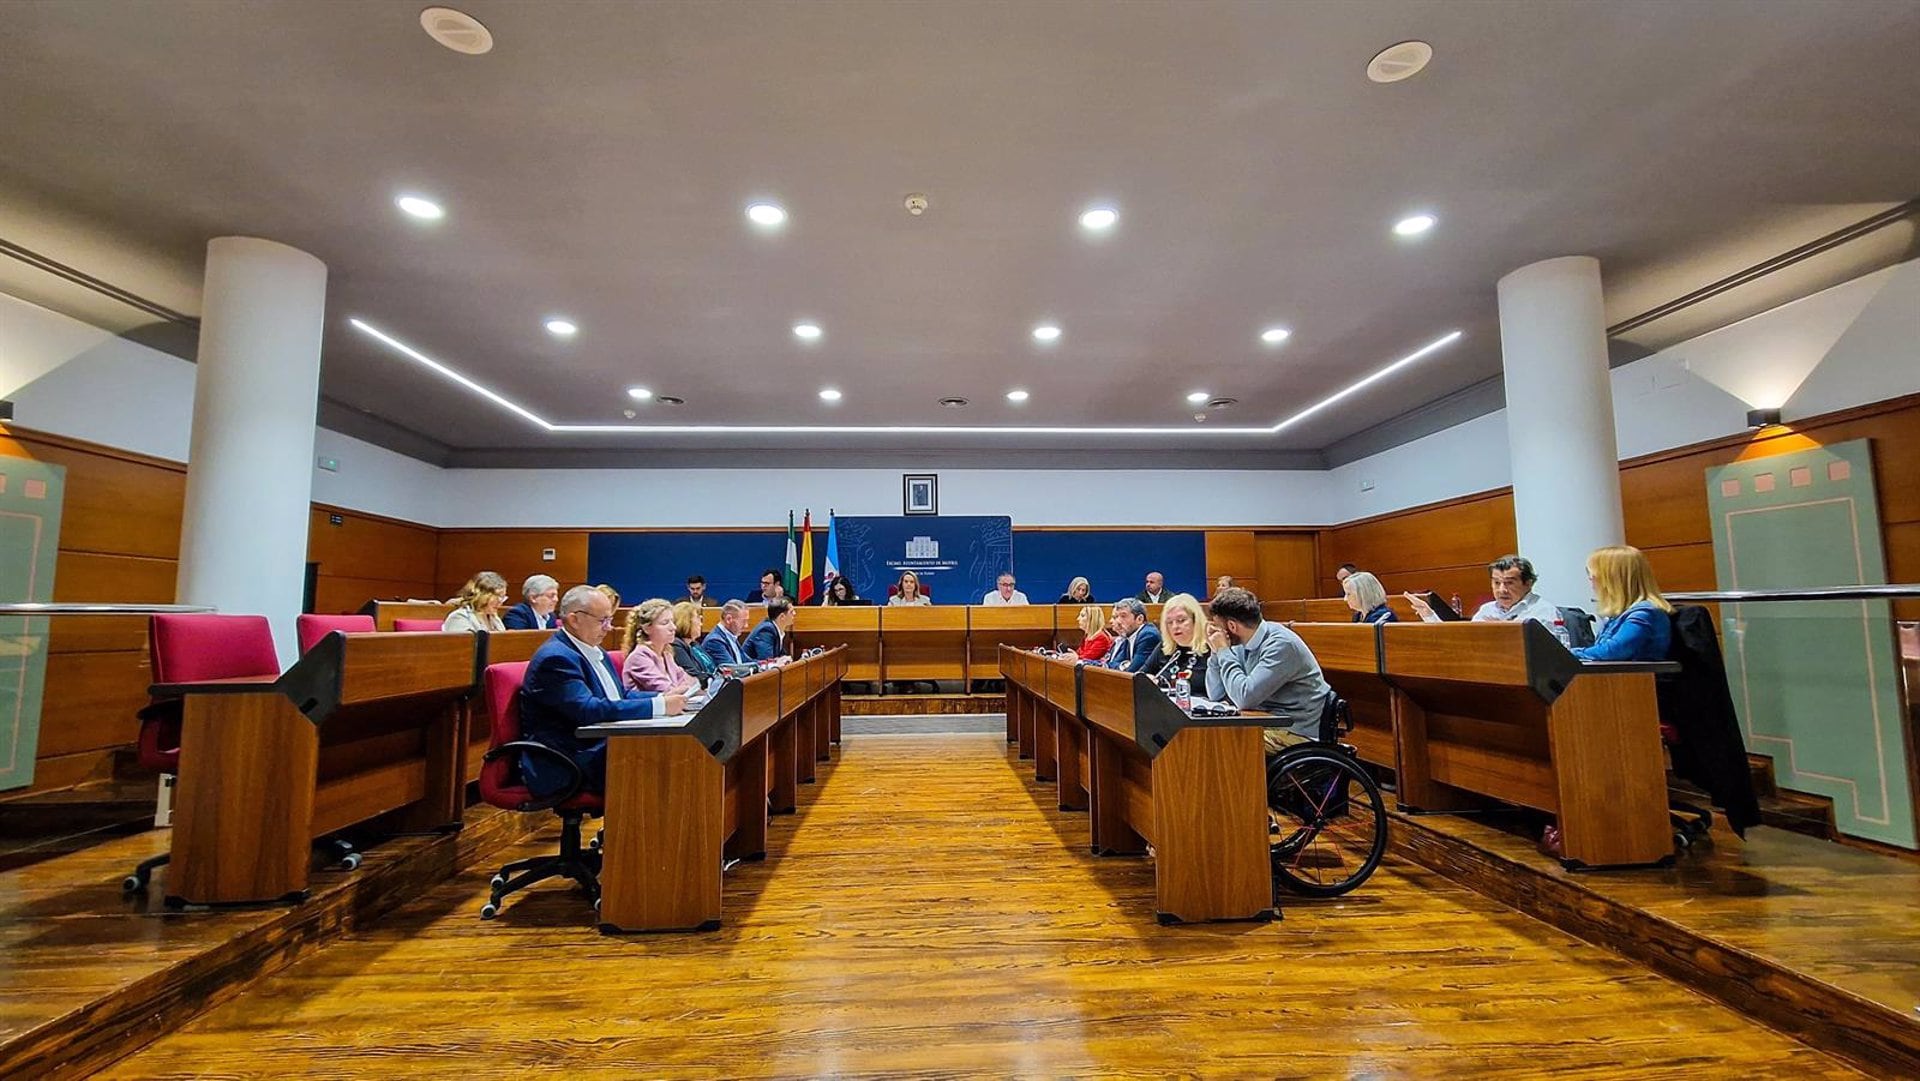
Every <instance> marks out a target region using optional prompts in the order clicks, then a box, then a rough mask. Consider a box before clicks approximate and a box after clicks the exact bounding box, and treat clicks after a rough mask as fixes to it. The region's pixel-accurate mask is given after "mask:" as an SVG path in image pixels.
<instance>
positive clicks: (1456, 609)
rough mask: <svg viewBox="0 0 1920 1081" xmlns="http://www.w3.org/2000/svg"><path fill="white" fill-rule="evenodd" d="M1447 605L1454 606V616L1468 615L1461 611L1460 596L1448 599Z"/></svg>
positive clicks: (1455, 595)
mask: <svg viewBox="0 0 1920 1081" xmlns="http://www.w3.org/2000/svg"><path fill="white" fill-rule="evenodd" d="M1447 603H1448V604H1450V605H1452V606H1453V614H1454V615H1457V616H1464V615H1466V613H1465V612H1463V611H1461V610H1460V594H1458V593H1455V594H1454V595H1453V596H1452V597H1449V598H1448V599H1447Z"/></svg>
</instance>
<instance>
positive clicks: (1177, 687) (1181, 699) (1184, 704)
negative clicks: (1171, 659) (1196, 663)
mask: <svg viewBox="0 0 1920 1081" xmlns="http://www.w3.org/2000/svg"><path fill="white" fill-rule="evenodd" d="M1191 675H1192V673H1191V672H1188V671H1187V670H1186V669H1184V668H1182V669H1181V670H1180V674H1179V675H1177V676H1175V677H1173V704H1174V705H1176V706H1179V707H1180V709H1181V711H1182V712H1185V711H1186V710H1189V709H1192V708H1193V684H1192V683H1191V682H1189V677H1190V676H1191Z"/></svg>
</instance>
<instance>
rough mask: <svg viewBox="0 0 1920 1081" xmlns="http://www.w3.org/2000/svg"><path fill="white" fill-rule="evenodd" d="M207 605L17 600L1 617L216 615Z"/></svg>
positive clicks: (4, 608)
mask: <svg viewBox="0 0 1920 1081" xmlns="http://www.w3.org/2000/svg"><path fill="white" fill-rule="evenodd" d="M215 611H219V609H217V608H215V607H213V606H212V605H210V604H79V603H74V602H71V601H63V602H52V603H45V602H40V601H17V602H9V603H5V604H0V616H152V615H172V614H174V613H176V612H215Z"/></svg>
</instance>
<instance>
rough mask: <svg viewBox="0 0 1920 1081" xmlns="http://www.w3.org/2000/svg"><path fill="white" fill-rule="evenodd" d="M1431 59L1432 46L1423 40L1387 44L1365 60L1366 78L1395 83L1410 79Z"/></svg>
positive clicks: (1423, 68)
mask: <svg viewBox="0 0 1920 1081" xmlns="http://www.w3.org/2000/svg"><path fill="white" fill-rule="evenodd" d="M1432 59H1433V46H1431V45H1429V44H1427V43H1426V42H1424V41H1403V42H1401V43H1400V44H1398V45H1389V46H1387V47H1386V48H1384V49H1382V50H1380V51H1379V52H1378V53H1377V54H1375V55H1374V58H1373V59H1372V60H1369V61H1367V78H1369V79H1372V80H1373V81H1374V82H1376V83H1397V82H1399V81H1400V80H1402V79H1411V78H1413V77H1414V76H1415V75H1418V74H1420V72H1422V71H1423V70H1425V69H1426V66H1427V62H1428V61H1430V60H1432Z"/></svg>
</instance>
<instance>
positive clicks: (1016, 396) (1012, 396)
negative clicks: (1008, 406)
mask: <svg viewBox="0 0 1920 1081" xmlns="http://www.w3.org/2000/svg"><path fill="white" fill-rule="evenodd" d="M1028 397H1029V395H1028V394H1027V392H1026V391H1024V390H1010V391H1007V400H1008V401H1010V402H1012V403H1013V404H1015V405H1019V404H1020V403H1021V402H1024V401H1026V400H1027V398H1028Z"/></svg>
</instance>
